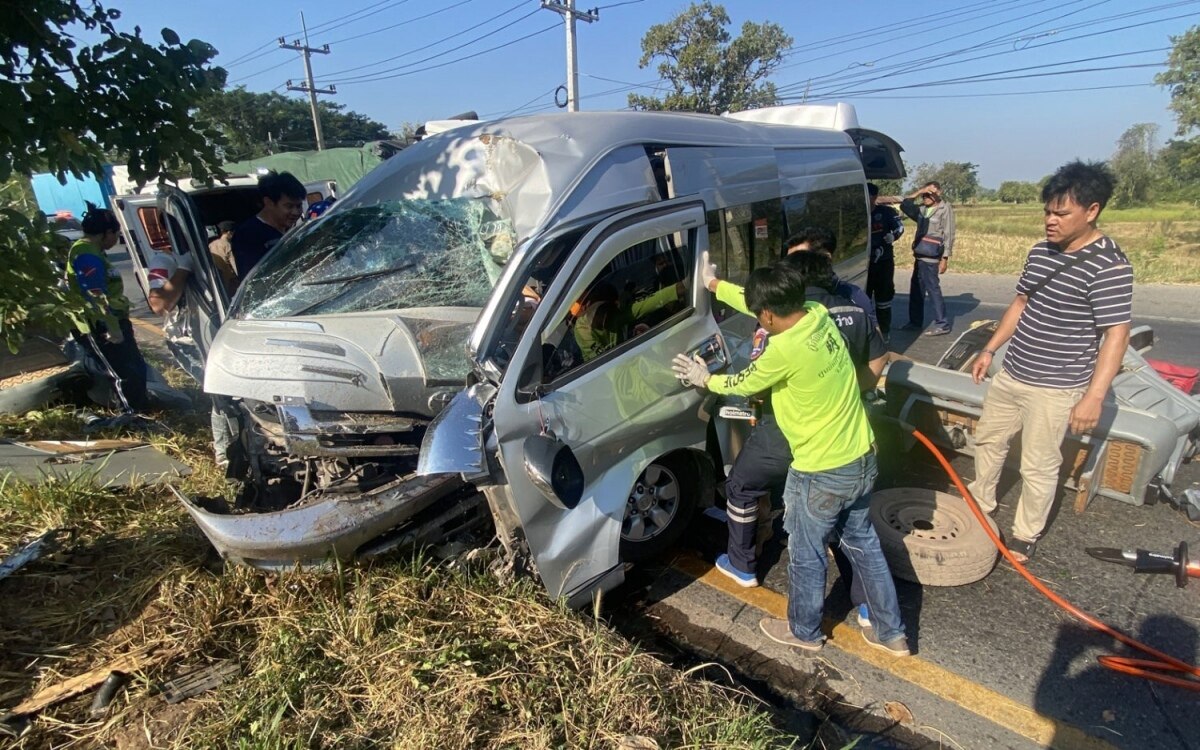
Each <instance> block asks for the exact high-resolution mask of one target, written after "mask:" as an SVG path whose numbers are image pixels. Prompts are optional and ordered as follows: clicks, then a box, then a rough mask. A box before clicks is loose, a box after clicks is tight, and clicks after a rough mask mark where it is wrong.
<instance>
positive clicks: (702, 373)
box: [671, 354, 712, 388]
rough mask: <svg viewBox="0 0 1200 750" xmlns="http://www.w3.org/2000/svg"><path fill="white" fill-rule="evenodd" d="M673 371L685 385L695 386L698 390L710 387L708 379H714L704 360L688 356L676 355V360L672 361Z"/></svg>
mask: <svg viewBox="0 0 1200 750" xmlns="http://www.w3.org/2000/svg"><path fill="white" fill-rule="evenodd" d="M671 369H672V370H674V371H675V377H677V378H679V379H680V380H681V381H683V384H684V385H694V386H696V387H697V388H703V387H704V386H706V385H708V379H709V378H710V377H712V376H711V375H709V373H708V365H706V364H704V360H702V359H700V357H689V356H688V355H686V354H676V355H675V359H673V360H671Z"/></svg>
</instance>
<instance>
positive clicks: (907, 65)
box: [778, 0, 1111, 93]
mask: <svg viewBox="0 0 1200 750" xmlns="http://www.w3.org/2000/svg"><path fill="white" fill-rule="evenodd" d="M1084 1H1085V0H1072V2H1070V3H1067V5H1076V4H1078V3H1081V2H1084ZM1108 2H1111V0H1098V1H1097V2H1095V3H1093V4H1092V5H1090V6H1087V7H1086V8H1081V9H1078V10H1074V11H1071V12H1070V13H1066V14H1064V15H1061V16H1056V17H1054V18H1051V19H1048V20H1046V21H1039V22H1038V23H1035V24H1032V25H1030V26H1026V27H1024V28H1021V29H1018V30H1017V31H1015V32H1006V33H1004V34H1001V35H1000V36H998V37H994V38H992V39H989V40H987V41H986V42H982V43H977V44H973V45H971V46H969V47H961V48H959V49H956V50H951V51H949V52H943V53H939V54H936V55H931V56H928V57H924V58H920V59H917V60H912V61H908V62H904V63H897V64H893V65H891V66H888V67H887V68H884V69H885V70H891V71H893V72H890V73H885V74H883V75H876V76H873V77H871V76H870V74H868V73H862V72H857V73H852V74H849V75H842V76H839V75H838V74H837V73H832V74H829V75H824V76H815V77H811V78H809V79H807V80H806V81H802V82H796V83H794V84H791V85H789V86H782V87H780V88H779V89H778V90H779V91H792V90H796V89H798V88H799V87H801V86H803V87H804V88H805V89H806V90H809V89H811V87H812V84H813V83H814V82H817V81H823V82H824V83H826V84H828V83H832V82H834V81H844V80H858V79H864V78H865V81H863V82H871V81H878V80H882V79H884V78H890V77H892V76H895V75H901V74H902V73H905V72H911V70H912V68H913V67H914V66H918V65H925V64H928V63H931V62H937V61H938V60H944V59H945V58H947V57H952V56H955V55H960V54H963V53H965V52H970V51H972V50H975V49H978V48H979V47H981V46H985V45H988V44H992V43H994V42H996V41H998V40H1000V39H1011V38H1012V37H1013V36H1014V35H1017V34H1021V33H1023V32H1025V31H1028V30H1030V29H1033V28H1036V27H1037V26H1041V25H1043V24H1046V23H1051V22H1053V21H1057V20H1060V19H1062V18H1065V17H1067V16H1070V15H1074V14H1075V13H1080V12H1082V11H1084V10H1088V9H1091V8H1094V7H1097V6H1099V5H1103V4H1105V3H1108ZM1060 7H1061V6H1056V7H1054V8H1047V9H1044V10H1041V11H1038V12H1037V13H1034V14H1032V15H1033V16H1037V15H1041V14H1043V13H1049V12H1052V11H1054V10H1058V9H1060ZM1029 17H1030V16H1026V17H1025V18H1029ZM1020 20H1023V19H1010V20H1008V21H1003V22H1001V23H1000V24H999V25H1004V24H1007V23H1014V22H1017V21H1020ZM996 26H997V24H991V25H990V26H988V27H985V28H982V29H976V30H975V31H971V32H967V34H966V35H970V34H973V33H977V32H979V31H986V30H987V29H989V28H995V27H996ZM962 36H964V35H959V37H958V38H961V37H962ZM902 54H904V53H897V54H893V55H888V56H885V57H883V58H879V59H881V60H882V59H887V57H896V56H898V55H902ZM876 62H878V60H876ZM898 68H902V70H897V69H898ZM835 93H836V92H835Z"/></svg>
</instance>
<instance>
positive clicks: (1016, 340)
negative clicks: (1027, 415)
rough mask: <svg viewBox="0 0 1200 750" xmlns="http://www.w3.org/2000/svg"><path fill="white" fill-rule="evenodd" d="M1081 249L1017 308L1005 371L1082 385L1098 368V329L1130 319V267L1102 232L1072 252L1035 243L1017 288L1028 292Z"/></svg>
mask: <svg viewBox="0 0 1200 750" xmlns="http://www.w3.org/2000/svg"><path fill="white" fill-rule="evenodd" d="M1079 253H1085V254H1086V257H1084V259H1083V260H1081V261H1079V262H1078V263H1075V264H1074V265H1073V266H1071V267H1069V268H1067V269H1066V270H1065V271H1063V272H1062V273H1059V274H1058V275H1057V276H1055V277H1054V278H1053V279H1051V280H1050V282H1049V283H1047V284H1046V285H1045V286H1043V287H1042V288H1041V289H1040V290H1038V291H1037V292H1036V293H1035V294H1034V295H1033V296H1032V297H1030V298H1029V301H1028V302H1027V303H1026V305H1025V310H1024V312H1022V313H1021V319H1020V321H1018V323H1017V331H1016V333H1015V334H1013V337H1012V341H1011V342H1009V345H1008V353H1007V354H1005V355H1004V370H1005V371H1006V372H1007V373H1008V374H1009V375H1012V376H1013V377H1014V378H1016V379H1017V380H1019V381H1021V382H1022V383H1027V384H1029V385H1036V386H1041V387H1044V388H1063V389H1066V388H1080V387H1083V386H1086V385H1087V384H1088V383H1090V382H1091V379H1092V373H1093V372H1094V371H1095V369H1096V355H1097V353H1098V352H1099V351H1100V337H1101V334H1102V333H1103V332H1104V330H1105V329H1107V328H1110V327H1111V326H1115V325H1120V324H1122V323H1129V322H1131V321H1132V320H1133V309H1132V308H1133V267H1132V266H1130V264H1129V258H1127V257H1125V253H1123V252H1121V248H1119V247H1117V243H1116V242H1113V240H1112V239H1111V238H1109V237H1105V236H1103V235H1102V236H1101V237H1100V238H1099V239H1098V240H1096V241H1095V242H1092V243H1090V244H1088V245H1085V246H1084V247H1082V248H1080V249H1079V250H1076V251H1075V252H1074V253H1064V252H1062V251H1061V250H1059V249H1058V247H1057V246H1055V245H1052V244H1050V243H1049V242H1045V241H1043V242H1039V243H1038V244H1036V245H1034V246H1033V249H1032V250H1030V251H1029V257H1027V258H1026V259H1025V269H1024V270H1023V271H1022V272H1021V278H1020V280H1019V281H1017V293H1018V294H1028V293H1029V290H1030V289H1032V288H1033V287H1034V286H1035V285H1036V284H1037V283H1038V282H1040V281H1041V280H1042V279H1044V278H1046V277H1047V276H1048V275H1050V274H1051V273H1053V272H1054V271H1055V270H1056V269H1058V268H1060V267H1062V266H1063V265H1064V264H1065V263H1067V262H1068V259H1070V258H1071V256H1073V255H1077V254H1079Z"/></svg>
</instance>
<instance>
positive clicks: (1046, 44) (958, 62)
mask: <svg viewBox="0 0 1200 750" xmlns="http://www.w3.org/2000/svg"><path fill="white" fill-rule="evenodd" d="M1191 16H1192V14H1190V13H1184V14H1181V15H1178V16H1171V17H1168V18H1160V19H1156V20H1154V21H1145V22H1143V23H1136V24H1128V25H1126V26H1120V27H1118V28H1115V29H1105V30H1103V31H1093V32H1090V33H1087V34H1080V35H1078V36H1073V37H1067V38H1065V39H1055V40H1053V41H1049V42H1043V43H1042V44H1031V45H1029V46H1026V47H1020V48H1017V49H1007V50H1002V51H1000V52H991V53H988V54H986V55H976V56H974V57H967V58H963V59H961V60H953V61H949V62H943V63H939V64H937V65H925V66H922V67H921V70H922V71H927V70H933V69H935V68H944V67H947V66H950V65H961V64H963V63H967V62H974V61H976V60H984V59H987V58H990V57H999V56H1001V55H1011V54H1014V53H1018V52H1025V51H1027V50H1034V49H1041V48H1042V47H1051V46H1054V45H1056V44H1066V43H1067V42H1075V41H1079V40H1080V39H1088V38H1091V37H1096V36H1103V35H1105V34H1113V33H1116V32H1119V31H1127V30H1129V29H1132V28H1138V27H1140V26H1149V25H1151V24H1155V23H1163V22H1166V21H1173V20H1177V19H1180V18H1190V17H1191ZM1039 36H1041V35H1039ZM1001 43H1003V42H1001ZM988 46H995V45H988ZM836 93H837V92H834V94H836Z"/></svg>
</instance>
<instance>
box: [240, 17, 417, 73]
mask: <svg viewBox="0 0 1200 750" xmlns="http://www.w3.org/2000/svg"><path fill="white" fill-rule="evenodd" d="M408 1H409V0H378V2H375V3H372V4H370V5H368V6H366V7H363V8H359V9H358V10H355V11H351V12H349V13H347V14H345V15H341V16H338V17H337V18H333V19H331V20H329V21H324V22H322V23H319V24H317V25H315V26H313V27H312V28H311V29H309V31H310V32H311V31H322V30H323V31H329V30H330V28H329V27H331V26H334V25H342V26H344V25H346V24H348V23H353V22H355V21H361V20H362V19H364V18H366V17H368V16H372V15H375V13H378V12H379V11H375V12H374V13H367V14H366V15H359V14H361V13H364V12H365V11H369V10H371V9H372V8H378V7H379V6H380V5H389V6H391V5H401V4H403V3H407V2H408ZM381 10H386V8H383V9H381ZM354 16H358V18H355V17H354ZM334 28H336V26H334ZM299 33H301V30H299V29H297V30H296V31H289V32H288V33H286V34H284V36H295V35H296V34H299ZM276 41H277V38H272V39H271V41H269V42H265V43H263V44H262V45H260V46H258V47H255V48H254V49H252V50H250V51H249V52H246V53H245V54H242V55H239V56H238V57H236V58H234V59H233V60H230V61H229V62H228V63H225V64H224V65H223V66H221V67H223V68H225V69H229V68H231V67H233V66H235V65H241V64H242V63H246V62H250V60H249V59H247V58H250V56H251V55H254V53H256V52H259V51H260V50H264V49H267V48H268V47H270V48H271V49H269V50H268V53H269V52H274V51H275V50H277V49H278V47H276V46H275V42H276ZM264 54H267V53H264ZM259 57H263V55H255V57H254V58H253V59H257V58H259Z"/></svg>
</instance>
